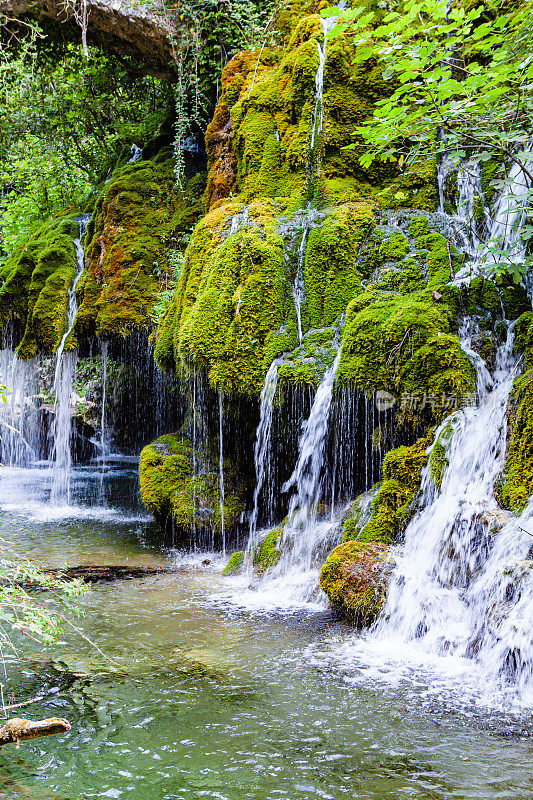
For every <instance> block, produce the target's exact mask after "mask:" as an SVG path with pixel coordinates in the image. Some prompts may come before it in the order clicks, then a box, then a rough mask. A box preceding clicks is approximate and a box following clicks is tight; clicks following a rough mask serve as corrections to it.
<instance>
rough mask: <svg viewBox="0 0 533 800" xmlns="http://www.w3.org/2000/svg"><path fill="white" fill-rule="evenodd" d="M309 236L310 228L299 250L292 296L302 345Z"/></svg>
mask: <svg viewBox="0 0 533 800" xmlns="http://www.w3.org/2000/svg"><path fill="white" fill-rule="evenodd" d="M308 236H309V228H304V231H303V233H302V239H301V241H300V247H299V248H298V267H297V270H296V277H295V279H294V285H293V287H292V296H293V298H294V308H295V309H296V318H297V320H298V342H299V343H300V344H301V343H302V338H303V333H302V303H303V301H304V297H305V282H304V265H305V251H306V248H307V239H308Z"/></svg>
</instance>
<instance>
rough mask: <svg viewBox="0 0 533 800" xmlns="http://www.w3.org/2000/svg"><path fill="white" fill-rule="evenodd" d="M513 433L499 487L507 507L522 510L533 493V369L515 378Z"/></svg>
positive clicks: (512, 409)
mask: <svg viewBox="0 0 533 800" xmlns="http://www.w3.org/2000/svg"><path fill="white" fill-rule="evenodd" d="M510 428H511V435H510V440H509V446H508V450H507V457H506V460H505V467H504V471H503V476H502V479H501V483H500V487H499V499H500V502H501V504H502V505H503V507H504V508H510V509H511V510H512V511H514V512H515V513H517V514H518V513H520V512H521V511H522V510H523V509H524V507H525V506H526V505H527V503H528V500H529V498H530V497H531V495H532V494H533V370H532V369H529V370H528V371H527V372H526V373H524V375H521V376H520V377H519V378H517V379H516V380H515V382H514V386H513V391H512V395H511V418H510Z"/></svg>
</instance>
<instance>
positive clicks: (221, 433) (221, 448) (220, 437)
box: [218, 389, 226, 556]
mask: <svg viewBox="0 0 533 800" xmlns="http://www.w3.org/2000/svg"><path fill="white" fill-rule="evenodd" d="M218 448H219V451H218V481H219V503H220V533H221V536H222V555H223V556H225V555H226V530H225V527H224V500H225V497H224V393H223V392H222V390H221V389H219V391H218Z"/></svg>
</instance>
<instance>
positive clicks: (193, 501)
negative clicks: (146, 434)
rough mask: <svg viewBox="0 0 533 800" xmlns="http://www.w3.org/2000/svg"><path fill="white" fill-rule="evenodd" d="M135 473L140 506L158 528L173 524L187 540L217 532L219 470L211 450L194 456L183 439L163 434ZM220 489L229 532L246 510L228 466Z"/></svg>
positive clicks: (219, 523) (219, 528)
mask: <svg viewBox="0 0 533 800" xmlns="http://www.w3.org/2000/svg"><path fill="white" fill-rule="evenodd" d="M195 465H196V469H195ZM139 472H140V484H141V498H142V501H143V503H144V505H145V506H146V508H147V509H148V511H150V512H151V513H152V514H153V515H154V517H155V518H156V519H157V520H158V521H159V522H160V523H161V524H162V525H164V526H166V525H167V524H172V526H173V529H174V530H175V531H177V532H179V533H181V536H182V537H183V539H184V540H185V541H188V540H189V539H190V537H191V534H192V532H193V531H196V532H198V533H200V534H201V533H205V532H209V533H217V534H220V533H221V531H222V515H221V509H220V483H219V468H218V463H217V462H216V461H215V460H214V458H213V454H211V453H210V450H209V447H201V448H197V450H196V452H194V451H193V447H192V444H191V441H190V439H188V438H187V436H185V435H184V434H181V433H170V434H166V435H165V436H161V437H160V438H159V439H157V440H156V441H155V442H152V443H151V444H150V445H148V446H147V447H145V448H144V450H143V451H142V453H141V460H140V468H139ZM224 490H225V491H224V504H223V510H224V529H225V530H226V531H231V529H232V528H233V526H234V525H235V523H236V522H237V520H238V518H239V517H240V515H241V514H242V512H243V511H244V501H243V490H242V486H241V485H240V482H239V480H238V478H237V476H236V474H235V471H234V469H232V467H231V465H230V464H228V462H227V461H225V463H224Z"/></svg>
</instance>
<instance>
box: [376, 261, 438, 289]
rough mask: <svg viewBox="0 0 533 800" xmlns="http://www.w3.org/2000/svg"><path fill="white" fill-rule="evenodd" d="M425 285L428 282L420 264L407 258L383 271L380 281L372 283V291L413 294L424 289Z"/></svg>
mask: <svg viewBox="0 0 533 800" xmlns="http://www.w3.org/2000/svg"><path fill="white" fill-rule="evenodd" d="M425 285H426V281H425V279H424V273H423V272H422V269H421V267H420V263H419V262H418V261H417V260H416V259H414V258H406V259H405V260H404V261H400V263H399V264H397V265H395V266H394V267H390V268H388V269H387V268H384V269H382V270H381V271H380V274H379V279H378V280H377V281H374V282H373V283H372V289H373V290H374V291H389V292H400V293H401V294H412V292H417V291H419V290H420V289H424V288H425Z"/></svg>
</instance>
